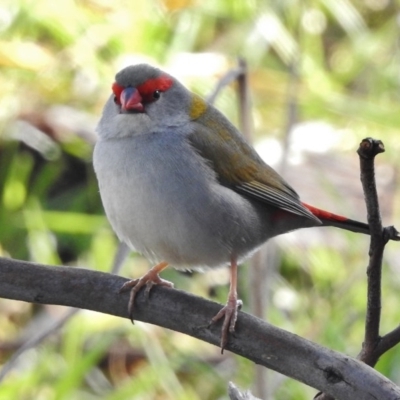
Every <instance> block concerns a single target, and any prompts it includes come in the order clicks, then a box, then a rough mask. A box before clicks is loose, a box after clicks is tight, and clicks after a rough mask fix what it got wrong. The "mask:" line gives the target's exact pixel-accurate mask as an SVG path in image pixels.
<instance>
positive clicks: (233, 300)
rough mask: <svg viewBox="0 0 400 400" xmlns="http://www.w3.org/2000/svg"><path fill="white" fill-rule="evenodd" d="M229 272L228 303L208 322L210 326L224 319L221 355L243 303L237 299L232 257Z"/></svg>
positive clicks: (233, 259)
mask: <svg viewBox="0 0 400 400" xmlns="http://www.w3.org/2000/svg"><path fill="white" fill-rule="evenodd" d="M230 272H231V284H230V287H229V294H228V301H227V302H226V305H225V306H224V307H222V309H221V310H220V311H219V312H218V314H217V315H216V316H215V317H214V318H212V320H211V321H210V325H212V324H214V323H215V322H217V321H219V320H220V319H221V318H224V322H223V323H222V329H221V342H220V346H221V354H223V352H224V349H225V347H226V345H227V343H228V338H229V333H233V332H235V325H236V320H237V315H238V310H240V309H241V308H242V305H243V302H242V301H241V300H238V298H237V292H236V286H237V262H236V258H235V257H234V256H232V258H231V268H230ZM210 325H209V326H210Z"/></svg>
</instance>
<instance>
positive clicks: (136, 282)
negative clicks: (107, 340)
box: [119, 263, 174, 323]
mask: <svg viewBox="0 0 400 400" xmlns="http://www.w3.org/2000/svg"><path fill="white" fill-rule="evenodd" d="M167 265H168V264H167V263H160V264H157V265H156V266H154V267H153V268H152V269H151V270H150V271H149V272H147V274H145V275H143V276H142V277H141V278H138V279H132V280H130V281H128V282H125V283H124V284H123V285H122V287H121V289H120V290H119V292H120V293H121V292H125V291H127V290H130V291H131V293H130V296H129V303H128V313H129V318H130V319H131V321H132V323H133V310H134V307H135V297H136V294H137V293H139V291H140V289H141V288H142V287H146V288H145V291H144V293H145V296H146V299H148V298H149V294H150V290H151V289H152V288H153V286H155V285H158V286H166V287H171V288H172V287H174V284H173V283H172V282H169V281H167V280H165V279H162V278H160V275H158V273H159V272H160V271H162V270H163V269H164V268H166V267H167Z"/></svg>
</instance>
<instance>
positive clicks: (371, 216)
mask: <svg viewBox="0 0 400 400" xmlns="http://www.w3.org/2000/svg"><path fill="white" fill-rule="evenodd" d="M384 151H385V148H384V146H383V143H382V142H381V141H380V140H374V139H371V138H367V139H364V140H363V141H362V142H361V143H360V147H359V149H358V150H357V153H358V155H359V156H360V171H361V175H360V178H361V183H362V186H363V190H364V197H365V204H366V206H367V218H368V225H369V229H370V233H371V241H370V247H369V264H368V268H367V276H368V287H367V312H366V319H365V335H364V343H363V346H362V350H361V352H360V354H359V356H358V358H359V359H360V360H361V361H364V362H365V363H366V364H368V365H370V366H374V365H375V364H376V362H377V361H378V358H379V356H377V355H376V353H375V349H376V347H377V345H378V344H379V341H380V336H379V328H380V318H381V308H382V305H381V280H382V259H383V251H384V249H385V244H386V243H387V240H385V238H384V235H383V227H382V220H381V214H380V210H379V200H378V193H377V190H376V182H375V166H374V160H375V156H376V155H378V154H379V153H383V152H384Z"/></svg>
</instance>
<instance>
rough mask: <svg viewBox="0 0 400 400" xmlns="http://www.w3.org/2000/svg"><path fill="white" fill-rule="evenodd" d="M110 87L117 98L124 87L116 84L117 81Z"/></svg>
mask: <svg viewBox="0 0 400 400" xmlns="http://www.w3.org/2000/svg"><path fill="white" fill-rule="evenodd" d="M111 88H112V91H113V93H114V94H115V96H116V97H117V98H118V99H119V97H120V96H121V93H122V91H123V90H124V88H123V87H122V86H121V85H118V83H117V82H114V83H113V84H112V87H111Z"/></svg>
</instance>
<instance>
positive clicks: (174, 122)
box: [97, 64, 192, 139]
mask: <svg viewBox="0 0 400 400" xmlns="http://www.w3.org/2000/svg"><path fill="white" fill-rule="evenodd" d="M112 90H113V93H112V94H111V96H110V98H109V99H108V101H107V103H106V105H105V107H104V110H103V115H102V118H101V120H100V122H99V125H98V128H97V130H98V133H99V136H100V139H111V138H118V137H126V136H133V135H139V134H146V133H154V132H158V131H160V130H162V129H166V128H169V127H182V126H183V125H185V124H187V123H188V122H190V112H189V110H190V105H191V101H192V93H191V92H190V91H188V90H187V89H186V88H185V87H184V86H183V85H182V84H181V83H180V82H178V81H177V80H176V79H175V78H174V77H172V76H171V75H169V74H167V73H166V72H164V71H162V70H160V69H158V68H155V67H153V66H151V65H148V64H138V65H132V66H129V67H126V68H124V69H123V70H121V71H120V72H118V73H117V74H116V76H115V82H114V83H113V85H112Z"/></svg>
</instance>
